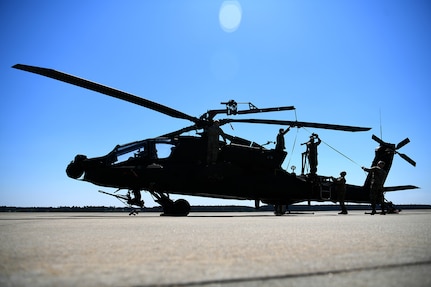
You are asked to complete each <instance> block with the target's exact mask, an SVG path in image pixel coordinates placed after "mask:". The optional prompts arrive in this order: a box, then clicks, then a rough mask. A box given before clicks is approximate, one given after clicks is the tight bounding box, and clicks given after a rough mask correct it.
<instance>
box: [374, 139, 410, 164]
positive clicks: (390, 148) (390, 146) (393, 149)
mask: <svg viewBox="0 0 431 287" xmlns="http://www.w3.org/2000/svg"><path fill="white" fill-rule="evenodd" d="M371 138H372V139H373V140H375V141H376V142H378V143H379V144H380V145H381V146H385V147H386V150H388V151H390V152H393V153H394V154H395V153H396V154H398V155H399V156H400V157H401V158H402V159H404V160H405V161H407V162H408V163H410V164H411V165H413V166H416V162H415V161H414V160H413V159H411V158H410V157H408V156H407V155H405V154H403V153H400V152H398V149H400V148H402V147H403V146H405V145H406V144H408V143H409V142H410V139H409V138H405V139H404V140H402V141H400V142H399V143H398V144H397V145H396V146H395V145H393V144H388V143H386V142H384V141H383V140H381V139H380V138H378V137H377V136H375V135H372V137H371Z"/></svg>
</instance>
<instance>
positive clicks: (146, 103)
mask: <svg viewBox="0 0 431 287" xmlns="http://www.w3.org/2000/svg"><path fill="white" fill-rule="evenodd" d="M13 68H15V69H19V70H23V71H27V72H30V73H35V74H39V75H42V76H45V77H48V78H52V79H55V80H59V81H62V82H66V83H69V84H72V85H75V86H79V87H82V88H86V89H89V90H92V91H95V92H99V93H102V94H105V95H108V96H111V97H114V98H117V99H120V100H124V101H127V102H130V103H133V104H136V105H139V106H142V107H145V108H148V109H151V110H154V111H156V112H160V113H162V114H165V115H168V116H171V117H174V118H180V119H186V120H189V121H192V122H195V123H198V122H199V121H200V120H199V119H198V118H196V117H192V116H189V115H187V114H184V113H182V112H180V111H177V110H174V109H172V108H169V107H167V106H164V105H161V104H158V103H155V102H152V101H150V100H146V99H143V98H140V97H138V96H135V95H132V94H129V93H126V92H123V91H120V90H117V89H113V88H110V87H107V86H104V85H101V84H98V83H95V82H91V81H88V80H85V79H82V78H78V77H75V76H72V75H69V74H66V73H63V72H60V71H56V70H53V69H47V68H41V67H35V66H28V65H22V64H16V65H14V66H13Z"/></svg>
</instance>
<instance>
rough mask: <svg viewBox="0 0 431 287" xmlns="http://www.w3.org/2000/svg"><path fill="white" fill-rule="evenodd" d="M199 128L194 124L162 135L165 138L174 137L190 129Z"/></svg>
mask: <svg viewBox="0 0 431 287" xmlns="http://www.w3.org/2000/svg"><path fill="white" fill-rule="evenodd" d="M198 129H199V127H198V126H197V125H192V126H189V127H185V128H182V129H180V130H177V131H174V132H171V133H168V134H164V135H162V136H160V137H163V138H172V137H175V136H179V135H180V134H182V133H187V132H189V131H192V130H198Z"/></svg>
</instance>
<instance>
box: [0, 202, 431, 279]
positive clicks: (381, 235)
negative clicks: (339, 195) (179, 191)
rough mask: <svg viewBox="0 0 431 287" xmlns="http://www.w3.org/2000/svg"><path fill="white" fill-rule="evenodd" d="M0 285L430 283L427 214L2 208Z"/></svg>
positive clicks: (430, 213)
mask: <svg viewBox="0 0 431 287" xmlns="http://www.w3.org/2000/svg"><path fill="white" fill-rule="evenodd" d="M0 258H1V260H0V286H245V285H246V286H307V287H308V286H431V272H430V270H431V211H430V210H405V211H403V212H401V213H400V214H398V215H395V214H392V215H384V216H383V215H374V216H371V215H366V214H364V212H363V211H352V212H350V214H349V215H347V216H345V215H337V212H336V211H325V212H316V213H314V214H310V213H308V214H291V215H285V216H274V215H273V214H271V213H191V214H190V215H189V216H188V217H163V216H159V214H157V213H147V214H144V213H140V214H139V215H138V216H128V213H49V212H47V213H18V212H17V213H0Z"/></svg>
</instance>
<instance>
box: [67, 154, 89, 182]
mask: <svg viewBox="0 0 431 287" xmlns="http://www.w3.org/2000/svg"><path fill="white" fill-rule="evenodd" d="M86 159H87V157H86V156H85V155H77V156H75V160H73V161H72V162H71V163H69V165H68V166H67V168H66V174H67V176H68V177H70V178H73V179H78V178H80V177H81V176H82V174H83V173H84V167H83V164H82V163H83V161H84V160H86Z"/></svg>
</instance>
